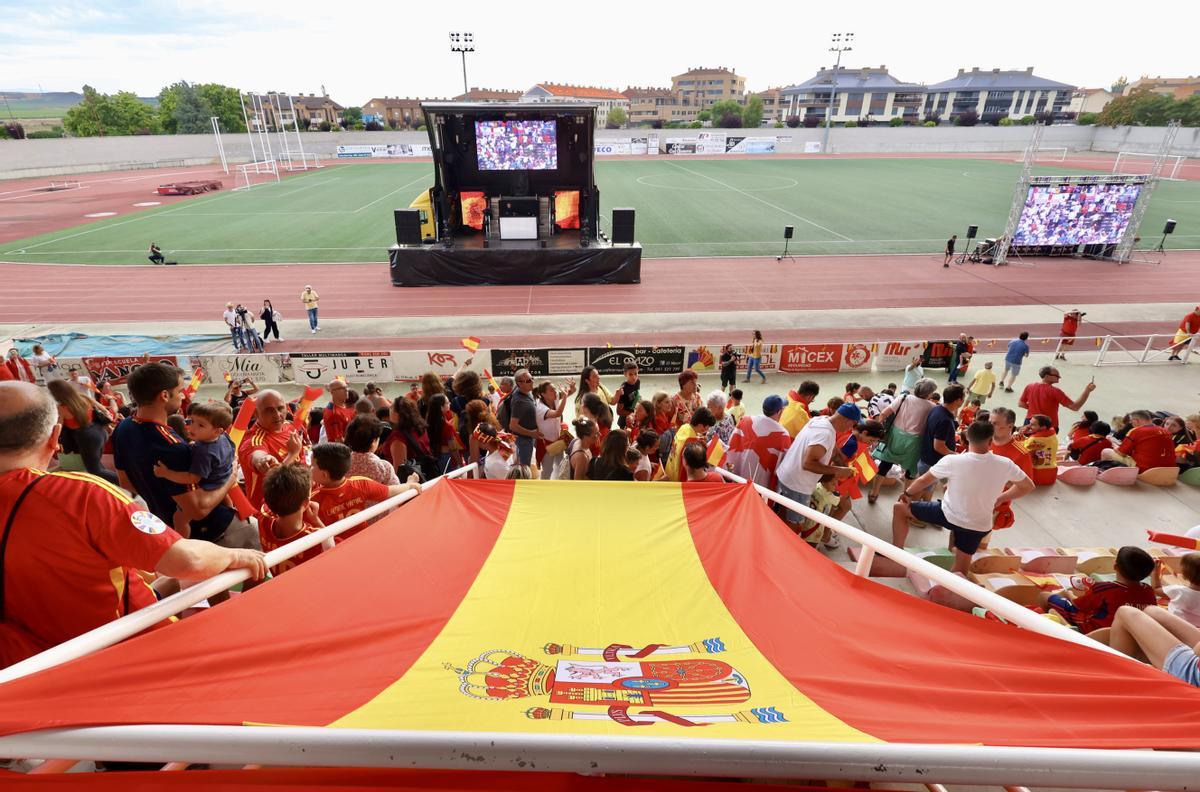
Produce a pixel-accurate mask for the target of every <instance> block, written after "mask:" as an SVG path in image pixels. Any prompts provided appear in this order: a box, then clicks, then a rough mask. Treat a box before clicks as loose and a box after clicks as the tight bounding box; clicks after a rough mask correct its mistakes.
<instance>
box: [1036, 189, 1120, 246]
mask: <svg viewBox="0 0 1200 792" xmlns="http://www.w3.org/2000/svg"><path fill="white" fill-rule="evenodd" d="M1141 189H1142V186H1141V185H1140V184H1058V185H1034V186H1032V187H1030V188H1029V193H1028V194H1027V195H1026V196H1025V208H1024V209H1022V210H1021V220H1020V222H1018V223H1017V233H1016V235H1015V236H1014V237H1013V244H1015V245H1098V244H1106V245H1111V244H1116V243H1117V242H1120V241H1121V237H1122V236H1124V235H1125V229H1126V228H1128V227H1129V217H1130V215H1131V214H1133V205H1134V204H1136V203H1137V199H1138V194H1139V193H1140V192H1141Z"/></svg>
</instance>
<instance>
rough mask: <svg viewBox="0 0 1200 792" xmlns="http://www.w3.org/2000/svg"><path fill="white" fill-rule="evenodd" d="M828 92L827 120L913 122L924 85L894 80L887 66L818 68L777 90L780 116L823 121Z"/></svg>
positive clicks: (917, 112)
mask: <svg viewBox="0 0 1200 792" xmlns="http://www.w3.org/2000/svg"><path fill="white" fill-rule="evenodd" d="M830 94H832V95H833V114H832V116H831V120H832V122H833V123H835V124H844V123H846V122H847V121H855V122H860V121H862V120H864V119H869V120H870V121H872V122H874V123H889V122H890V121H891V120H892V119H893V118H900V119H903V120H905V121H906V122H909V123H914V122H916V121H917V120H918V119H919V117H920V112H921V103H922V101H923V100H924V96H925V88H924V86H921V85H917V84H916V83H907V82H903V81H901V80H898V79H896V78H895V77H893V76H892V75H891V74H890V73H888V70H887V66H880V67H878V68H874V67H863V68H858V69H852V68H847V67H842V68H838V69H837V70H836V72H835V70H834V69H825V68H822V69H820V70H819V71H818V72H817V73H816V75H815V76H813V77H811V78H809V79H807V80H805V81H804V82H802V83H799V84H798V85H792V86H789V87H787V88H783V89H781V90H780V91H779V102H780V114H781V116H782V117H784V118H786V117H788V116H796V117H798V118H799V119H800V120H801V122H803V121H804V119H805V118H807V117H813V116H815V117H816V118H818V119H820V121H821V122H822V123H824V121H825V117H826V115H828V114H829V101H830ZM764 107H765V102H764ZM764 115H765V114H764Z"/></svg>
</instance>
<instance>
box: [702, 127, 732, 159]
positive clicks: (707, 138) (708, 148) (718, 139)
mask: <svg viewBox="0 0 1200 792" xmlns="http://www.w3.org/2000/svg"><path fill="white" fill-rule="evenodd" d="M727 137H728V136H727V135H726V134H725V133H724V132H700V133H698V134H697V135H696V140H697V143H698V147H697V153H698V154H724V153H725V140H726V138H727Z"/></svg>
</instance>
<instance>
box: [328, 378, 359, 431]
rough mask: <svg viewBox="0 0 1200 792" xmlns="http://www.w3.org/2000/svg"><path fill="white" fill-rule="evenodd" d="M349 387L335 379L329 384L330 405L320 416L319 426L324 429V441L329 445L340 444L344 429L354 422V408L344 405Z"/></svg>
mask: <svg viewBox="0 0 1200 792" xmlns="http://www.w3.org/2000/svg"><path fill="white" fill-rule="evenodd" d="M349 393H350V386H349V385H347V384H346V383H345V381H343V380H340V379H335V380H334V381H333V382H331V383H329V398H330V399H331V400H332V402H333V403H332V404H330V405H329V406H328V407H326V408H325V412H324V413H322V415H321V424H322V425H323V426H324V427H325V439H326V440H327V441H328V442H330V443H340V442H342V440H344V439H345V438H346V427H347V426H349V425H350V422H351V421H353V420H354V408H353V407H351V406H348V405H347V404H346V396H347V395H348V394H349Z"/></svg>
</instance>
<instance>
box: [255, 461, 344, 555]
mask: <svg viewBox="0 0 1200 792" xmlns="http://www.w3.org/2000/svg"><path fill="white" fill-rule="evenodd" d="M311 490H312V477H311V475H310V474H309V472H308V468H306V467H305V466H304V465H301V464H299V463H297V462H293V463H291V464H287V465H280V466H279V467H276V468H273V469H272V470H271V471H270V472H268V473H267V477H266V478H265V479H264V480H263V507H262V510H261V512H260V513H259V517H258V539H259V541H260V542H261V543H262V549H263V552H265V553H269V552H271V551H272V550H277V549H279V548H280V547H283V546H284V545H286V544H287V543H288V542H292V541H294V540H296V539H298V538H300V537H301V536H303V535H305V534H310V533H312V532H313V531H317V530H319V529H321V528H324V527H325V526H324V524H323V523H322V522H321V518H320V517H319V516H318V515H317V507H316V504H314V503H311V502H310V501H309V492H310V491H311ZM329 546H332V540H331V541H330V543H329ZM322 548H323V545H317V546H316V547H310V548H309V549H307V550H305V551H304V552H302V553H300V554H299V555H295V556H292V557H291V558H289V559H288V560H286V561H282V562H280V563H278V564H276V565H275V566H273V567H271V574H273V575H282V574H283V573H284V572H286V571H287V570H289V569H291V568H292V567H294V566H297V565H299V564H302V563H304V562H305V561H308V560H309V559H311V558H316V556H317V555H318V554H319V553H320V552H321V550H322Z"/></svg>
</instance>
